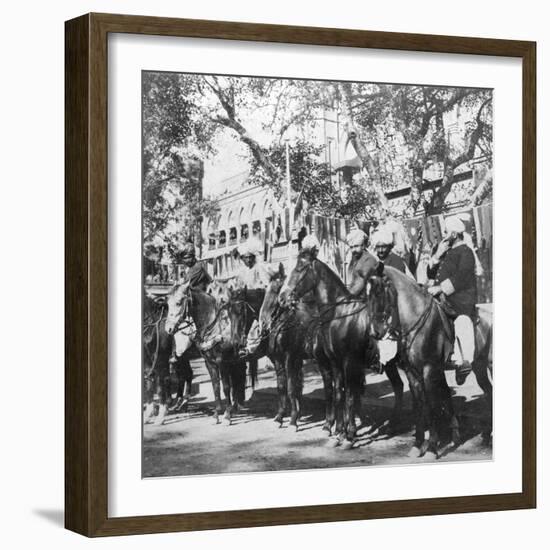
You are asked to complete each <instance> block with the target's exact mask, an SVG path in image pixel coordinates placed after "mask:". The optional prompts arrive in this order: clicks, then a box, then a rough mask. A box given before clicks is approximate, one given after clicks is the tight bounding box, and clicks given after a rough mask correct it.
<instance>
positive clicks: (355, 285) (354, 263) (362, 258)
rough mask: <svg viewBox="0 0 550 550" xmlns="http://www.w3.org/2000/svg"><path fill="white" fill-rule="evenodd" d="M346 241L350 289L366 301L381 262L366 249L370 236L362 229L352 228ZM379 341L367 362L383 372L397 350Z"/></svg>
mask: <svg viewBox="0 0 550 550" xmlns="http://www.w3.org/2000/svg"><path fill="white" fill-rule="evenodd" d="M346 241H347V243H348V246H349V247H350V249H351V262H350V264H349V267H348V274H347V275H348V290H349V292H350V294H351V295H352V296H353V297H356V298H360V299H362V300H365V301H366V300H367V283H368V280H369V278H370V276H371V275H373V274H374V272H375V270H376V268H377V267H378V266H379V264H380V262H379V261H378V259H377V258H376V257H375V256H374V255H372V254H371V253H370V252H369V251H368V250H367V249H366V245H367V242H368V237H367V234H366V233H365V232H364V231H362V230H361V229H352V230H351V231H350V232H349V234H348V236H347V239H346ZM377 343H378V346H377V347H374V348H371V349H370V350H369V351H368V354H367V357H366V362H367V364H368V365H370V367H371V368H373V369H374V370H376V371H379V372H382V371H383V370H384V365H383V363H385V362H386V361H387V360H389V359H391V358H392V357H394V356H395V353H396V350H394V351H393V354H392V352H391V351H390V352H389V354H388V353H387V350H386V349H385V347H386V345H385V343H384V344H382V343H381V342H380V341H377ZM393 347H394V346H393V345H392V348H393ZM386 356H387V357H386ZM390 356H391V357H390ZM381 359H382V360H381Z"/></svg>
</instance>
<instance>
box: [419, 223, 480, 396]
mask: <svg viewBox="0 0 550 550" xmlns="http://www.w3.org/2000/svg"><path fill="white" fill-rule="evenodd" d="M465 231H466V228H465V226H464V223H463V222H462V220H461V219H460V218H458V217H457V216H454V217H452V218H448V219H446V220H445V238H444V239H443V240H442V241H441V242H440V243H439V246H438V247H437V250H436V252H435V254H434V255H433V256H432V257H431V259H430V262H429V269H428V276H429V277H430V278H431V279H435V285H434V286H431V287H428V292H429V293H430V294H432V295H433V296H439V297H440V298H441V302H442V304H443V306H444V310H445V311H446V312H447V314H448V315H449V316H450V317H451V318H453V319H454V327H455V333H456V342H455V354H454V355H455V358H459V361H458V362H457V363H456V371H455V376H456V383H457V384H458V385H459V386H461V385H462V384H464V382H465V380H466V378H467V377H468V374H470V372H471V371H472V361H473V359H474V351H475V338H474V325H473V321H472V317H473V315H474V311H475V306H476V299H477V287H476V274H475V267H476V262H475V256H474V253H473V251H472V249H471V248H470V247H469V246H468V245H467V244H466V243H465V242H464V232H465Z"/></svg>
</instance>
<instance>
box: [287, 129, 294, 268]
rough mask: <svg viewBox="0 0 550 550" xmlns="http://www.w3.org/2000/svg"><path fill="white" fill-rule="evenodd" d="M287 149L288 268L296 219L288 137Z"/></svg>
mask: <svg viewBox="0 0 550 550" xmlns="http://www.w3.org/2000/svg"><path fill="white" fill-rule="evenodd" d="M285 151H286V200H287V208H288V233H289V234H288V245H287V246H288V270H289V273H290V270H291V269H292V264H291V258H290V253H291V250H292V230H293V226H294V220H293V219H292V218H293V216H292V200H291V196H290V153H289V145H288V139H287V140H285Z"/></svg>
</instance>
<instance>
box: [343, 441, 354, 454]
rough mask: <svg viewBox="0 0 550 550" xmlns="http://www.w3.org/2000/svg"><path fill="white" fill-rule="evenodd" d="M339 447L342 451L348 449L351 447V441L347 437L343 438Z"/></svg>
mask: <svg viewBox="0 0 550 550" xmlns="http://www.w3.org/2000/svg"><path fill="white" fill-rule="evenodd" d="M340 448H341V449H343V450H344V451H349V450H350V449H353V441H350V440H349V439H344V441H342V444H341V445H340Z"/></svg>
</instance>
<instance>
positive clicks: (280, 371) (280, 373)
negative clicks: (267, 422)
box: [270, 357, 287, 425]
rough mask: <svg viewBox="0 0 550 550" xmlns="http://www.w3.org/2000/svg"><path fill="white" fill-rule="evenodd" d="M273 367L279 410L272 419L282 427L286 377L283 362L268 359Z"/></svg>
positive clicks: (284, 411) (285, 402) (285, 404)
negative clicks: (275, 376)
mask: <svg viewBox="0 0 550 550" xmlns="http://www.w3.org/2000/svg"><path fill="white" fill-rule="evenodd" d="M270 359H271V360H272V361H273V364H274V365H275V373H276V375H277V396H278V398H279V399H278V401H279V408H278V410H277V414H276V415H275V418H274V419H273V421H274V422H277V423H278V424H279V425H282V423H283V419H284V417H285V413H286V410H287V375H286V368H285V363H284V361H281V360H280V359H279V358H277V359H275V357H270Z"/></svg>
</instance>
